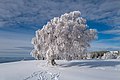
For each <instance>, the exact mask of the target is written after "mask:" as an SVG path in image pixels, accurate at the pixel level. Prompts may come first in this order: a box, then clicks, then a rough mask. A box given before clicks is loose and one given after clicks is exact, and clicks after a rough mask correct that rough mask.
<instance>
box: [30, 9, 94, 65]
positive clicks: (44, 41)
mask: <svg viewBox="0 0 120 80" xmlns="http://www.w3.org/2000/svg"><path fill="white" fill-rule="evenodd" d="M80 16H81V15H80V12H79V11H73V12H70V13H65V14H63V15H61V16H60V17H54V18H53V19H51V21H49V22H48V23H47V24H46V25H44V26H43V28H42V29H39V30H37V31H36V36H35V37H34V38H33V39H32V44H33V45H34V50H33V51H32V56H33V57H35V58H37V56H38V54H39V57H45V58H46V59H47V60H48V62H49V63H51V64H52V65H55V64H56V63H55V58H56V56H57V55H59V56H60V57H62V58H63V59H67V60H68V59H75V57H82V55H84V54H85V53H86V50H87V48H88V47H89V46H90V44H89V42H90V41H92V40H94V39H95V38H96V30H95V29H88V26H87V25H86V19H84V18H82V17H80Z"/></svg>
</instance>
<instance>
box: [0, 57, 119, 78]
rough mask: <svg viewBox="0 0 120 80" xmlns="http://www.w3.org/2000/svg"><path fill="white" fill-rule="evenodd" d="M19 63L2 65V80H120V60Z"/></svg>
mask: <svg viewBox="0 0 120 80" xmlns="http://www.w3.org/2000/svg"><path fill="white" fill-rule="evenodd" d="M57 63H58V64H59V65H58V66H50V65H46V61H42V60H40V61H37V60H31V61H19V62H11V63H1V64H0V80H120V60H114V59H113V60H73V61H65V60H60V61H57Z"/></svg>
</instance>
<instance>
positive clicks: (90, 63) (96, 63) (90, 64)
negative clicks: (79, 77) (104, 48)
mask: <svg viewBox="0 0 120 80" xmlns="http://www.w3.org/2000/svg"><path fill="white" fill-rule="evenodd" d="M117 65H120V61H103V60H96V61H91V60H90V61H83V62H82V61H80V62H78V61H74V62H73V61H71V62H69V63H66V64H61V65H60V66H61V67H72V66H78V67H82V66H88V67H89V68H94V67H108V66H109V67H115V66H117Z"/></svg>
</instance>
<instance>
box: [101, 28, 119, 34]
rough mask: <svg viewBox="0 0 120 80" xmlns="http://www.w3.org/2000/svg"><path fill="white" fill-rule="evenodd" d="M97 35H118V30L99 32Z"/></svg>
mask: <svg viewBox="0 0 120 80" xmlns="http://www.w3.org/2000/svg"><path fill="white" fill-rule="evenodd" d="M99 33H103V34H114V35H120V29H112V30H106V31H101V32H99Z"/></svg>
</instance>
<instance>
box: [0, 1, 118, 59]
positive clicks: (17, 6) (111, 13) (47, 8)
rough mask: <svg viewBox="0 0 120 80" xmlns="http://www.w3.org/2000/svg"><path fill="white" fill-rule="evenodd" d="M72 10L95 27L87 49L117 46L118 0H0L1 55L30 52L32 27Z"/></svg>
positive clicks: (106, 48)
mask: <svg viewBox="0 0 120 80" xmlns="http://www.w3.org/2000/svg"><path fill="white" fill-rule="evenodd" d="M75 10H79V11H81V15H82V17H84V18H86V19H87V25H88V26H89V28H95V29H97V31H98V39H97V40H95V41H93V42H91V48H90V49H89V50H93V51H94V50H120V0H0V56H6V57H7V56H21V57H22V56H30V55H29V53H30V51H31V50H32V47H33V46H32V45H31V39H32V37H34V35H35V31H36V30H37V29H40V28H42V26H43V25H45V24H46V23H47V21H49V20H50V19H52V18H53V17H57V16H60V15H61V14H64V13H66V12H71V11H75Z"/></svg>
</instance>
